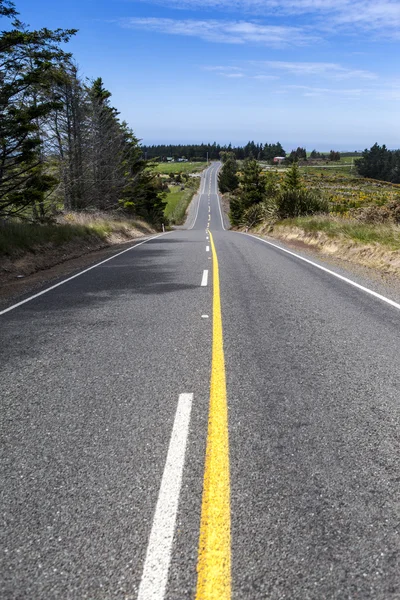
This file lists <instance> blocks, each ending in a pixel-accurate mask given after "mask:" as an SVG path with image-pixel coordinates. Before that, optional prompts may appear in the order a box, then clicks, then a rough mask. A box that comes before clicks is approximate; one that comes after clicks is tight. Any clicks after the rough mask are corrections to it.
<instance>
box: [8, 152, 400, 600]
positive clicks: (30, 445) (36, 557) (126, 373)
mask: <svg viewBox="0 0 400 600" xmlns="http://www.w3.org/2000/svg"><path fill="white" fill-rule="evenodd" d="M218 168H219V165H218V163H215V164H212V165H211V166H210V167H209V168H208V169H207V170H206V171H205V173H204V175H203V177H202V183H201V190H200V192H201V193H200V194H199V196H198V199H197V200H196V202H197V204H196V203H195V204H194V206H193V208H192V211H191V217H190V218H189V220H188V228H187V229H186V230H179V231H173V232H169V233H166V234H165V235H160V236H157V237H154V238H152V239H150V240H149V241H147V242H145V243H140V244H136V245H135V246H133V247H132V249H130V250H128V251H125V252H123V253H119V254H116V255H115V256H114V257H113V258H112V259H110V260H107V261H104V262H102V263H100V264H98V265H97V266H95V267H94V268H91V269H90V270H86V271H84V272H81V274H77V276H76V277H73V278H69V279H68V280H65V281H60V282H59V283H60V285H58V286H52V288H51V289H48V290H46V288H44V289H43V290H42V292H44V293H41V294H36V295H35V296H34V297H31V298H24V302H23V303H18V304H17V305H13V306H10V307H9V308H8V309H6V310H5V311H3V312H1V313H0V336H1V345H0V355H1V357H0V360H1V364H0V368H1V377H0V395H1V398H2V409H1V410H2V413H1V414H2V418H1V437H2V460H1V465H2V466H1V473H2V476H1V477H2V478H1V490H2V491H1V514H2V519H3V522H2V528H1V536H2V548H3V552H2V558H1V561H2V565H1V584H0V597H1V598H7V599H17V598H18V599H24V598H29V599H46V600H49V599H53V598H54V599H56V598H62V599H90V600H106V599H107V600H110V599H111V598H118V599H121V600H122V599H124V600H126V599H135V598H138V599H139V600H161V599H163V598H166V599H173V600H182V599H183V598H187V599H190V598H193V599H194V598H196V599H197V600H230V599H231V598H232V599H242V598H243V599H247V598H248V599H272V600H278V599H279V600H280V599H284V598H287V599H294V598H295V599H296V600H303V599H304V600H309V599H313V600H321V599H335V600H336V599H346V600H347V599H353V598H354V599H356V598H357V599H362V600H367V599H371V600H372V599H373V600H387V599H390V598H393V599H394V598H400V539H399V527H400V460H399V459H400V452H399V450H400V373H399V359H398V357H399V355H400V338H399V330H400V327H399V323H400V306H399V305H397V304H396V302H392V303H391V304H390V303H388V302H387V299H385V298H384V297H378V296H377V295H375V296H374V295H371V293H370V291H372V292H373V291H374V290H373V289H372V288H371V290H370V288H369V287H368V286H365V285H363V286H360V285H359V286H358V287H355V286H354V285H353V284H352V281H353V279H352V276H348V277H347V279H350V281H347V280H346V278H345V277H344V276H343V273H341V275H342V277H341V278H340V277H337V276H335V272H333V273H332V272H330V270H329V269H326V268H325V269H324V268H322V269H321V268H320V267H321V266H322V267H323V265H321V264H320V263H318V262H316V263H314V262H313V261H310V260H304V257H303V256H301V254H299V253H297V252H291V251H290V252H285V248H284V247H283V249H282V248H280V247H279V244H278V245H277V244H267V243H265V242H264V241H262V240H260V239H258V238H256V237H254V236H250V235H245V234H241V233H238V232H232V231H229V230H227V222H226V220H225V221H223V214H222V211H221V207H220V204H219V198H218V193H217V170H218ZM336 275H337V274H336ZM355 283H356V284H357V282H355ZM365 288H367V289H365ZM388 300H390V299H388Z"/></svg>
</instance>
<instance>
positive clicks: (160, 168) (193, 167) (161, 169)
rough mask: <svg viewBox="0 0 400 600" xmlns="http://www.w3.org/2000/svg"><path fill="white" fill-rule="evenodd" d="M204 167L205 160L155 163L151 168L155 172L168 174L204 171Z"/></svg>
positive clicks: (205, 164)
mask: <svg viewBox="0 0 400 600" xmlns="http://www.w3.org/2000/svg"><path fill="white" fill-rule="evenodd" d="M206 167H207V163H206V162H187V163H157V164H155V165H152V167H151V169H152V170H154V171H155V172H156V173H161V174H163V175H170V174H171V173H187V174H189V173H199V172H200V171H204V169H205V168H206Z"/></svg>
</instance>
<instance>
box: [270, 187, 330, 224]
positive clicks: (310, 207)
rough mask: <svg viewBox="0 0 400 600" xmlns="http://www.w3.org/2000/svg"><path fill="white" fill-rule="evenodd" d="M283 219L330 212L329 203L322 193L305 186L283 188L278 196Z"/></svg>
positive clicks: (280, 213)
mask: <svg viewBox="0 0 400 600" xmlns="http://www.w3.org/2000/svg"><path fill="white" fill-rule="evenodd" d="M277 205H278V213H279V217H280V218H281V219H287V218H292V217H301V216H305V215H313V214H315V213H325V212H329V204H328V201H327V199H326V198H324V197H323V196H322V195H321V193H319V192H316V191H310V190H307V189H304V188H297V189H296V188H292V189H282V190H281V192H280V194H279V195H278V197H277Z"/></svg>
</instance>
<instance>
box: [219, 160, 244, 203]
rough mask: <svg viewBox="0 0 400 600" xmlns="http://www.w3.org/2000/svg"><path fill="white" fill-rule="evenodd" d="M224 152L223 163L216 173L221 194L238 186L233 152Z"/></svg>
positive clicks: (236, 167)
mask: <svg viewBox="0 0 400 600" xmlns="http://www.w3.org/2000/svg"><path fill="white" fill-rule="evenodd" d="M222 154H225V157H224V158H225V162H224V165H223V167H222V169H221V171H220V173H219V175H218V185H219V189H220V190H221V192H222V193H223V194H225V193H226V192H233V191H234V190H235V189H236V188H237V187H238V186H239V178H238V176H237V171H238V166H237V162H236V160H235V157H234V154H232V153H229V154H228V153H222Z"/></svg>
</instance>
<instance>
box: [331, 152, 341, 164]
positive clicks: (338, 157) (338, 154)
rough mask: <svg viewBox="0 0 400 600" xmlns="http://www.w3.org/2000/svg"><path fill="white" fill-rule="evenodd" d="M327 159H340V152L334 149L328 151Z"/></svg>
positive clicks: (333, 160) (332, 160) (334, 160)
mask: <svg viewBox="0 0 400 600" xmlns="http://www.w3.org/2000/svg"><path fill="white" fill-rule="evenodd" d="M329 160H330V161H331V162H339V161H340V152H335V150H331V151H330V152H329Z"/></svg>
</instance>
